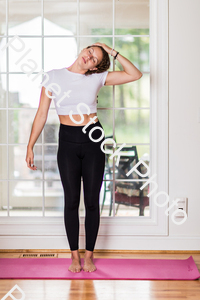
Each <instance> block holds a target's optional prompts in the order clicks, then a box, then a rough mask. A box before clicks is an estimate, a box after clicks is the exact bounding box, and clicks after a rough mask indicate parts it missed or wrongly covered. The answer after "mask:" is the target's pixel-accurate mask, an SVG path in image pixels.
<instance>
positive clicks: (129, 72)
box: [93, 43, 143, 85]
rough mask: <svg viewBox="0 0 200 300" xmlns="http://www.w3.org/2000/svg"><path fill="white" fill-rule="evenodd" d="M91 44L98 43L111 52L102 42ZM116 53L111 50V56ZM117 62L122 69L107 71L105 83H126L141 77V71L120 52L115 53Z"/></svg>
mask: <svg viewBox="0 0 200 300" xmlns="http://www.w3.org/2000/svg"><path fill="white" fill-rule="evenodd" d="M93 45H98V46H101V47H103V48H104V50H105V51H106V52H107V53H108V54H111V51H112V49H111V48H110V47H108V46H107V45H106V44H103V43H95V44H93ZM116 54H117V51H116V50H113V51H112V56H115V55H116ZM116 59H117V60H118V61H119V63H120V64H121V65H122V67H123V69H124V70H123V71H113V72H108V75H107V77H106V82H105V85H119V84H123V83H128V82H131V81H135V80H138V79H140V78H141V77H142V75H143V74H142V72H140V70H138V69H137V68H136V66H134V64H132V62H131V61H130V60H128V59H127V58H126V57H124V56H123V55H121V54H120V53H119V54H118V55H117V58H116Z"/></svg>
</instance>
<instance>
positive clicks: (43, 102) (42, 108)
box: [25, 87, 52, 170]
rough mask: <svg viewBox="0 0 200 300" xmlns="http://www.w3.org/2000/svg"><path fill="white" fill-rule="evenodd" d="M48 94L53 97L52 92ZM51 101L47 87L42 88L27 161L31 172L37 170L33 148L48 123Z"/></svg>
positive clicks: (28, 146) (28, 147)
mask: <svg viewBox="0 0 200 300" xmlns="http://www.w3.org/2000/svg"><path fill="white" fill-rule="evenodd" d="M48 93H49V95H50V96H51V95H52V93H51V92H48ZM51 100H52V99H51V98H49V97H48V96H47V95H46V93H45V87H42V90H41V94H40V103H39V107H38V110H37V112H36V115H35V118H34V121H33V125H32V129H31V133H30V138H29V142H28V145H27V153H26V159H25V161H26V162H27V167H28V168H30V169H31V170H36V169H37V167H36V166H34V154H33V147H34V145H35V143H36V141H37V139H38V137H39V135H40V133H41V131H42V129H43V128H44V125H45V123H46V120H47V116H48V110H49V107H50V104H51Z"/></svg>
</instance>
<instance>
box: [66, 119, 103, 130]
mask: <svg viewBox="0 0 200 300" xmlns="http://www.w3.org/2000/svg"><path fill="white" fill-rule="evenodd" d="M86 125H87V124H86ZM86 125H75V126H74V125H66V124H62V123H60V128H61V127H62V129H67V130H69V129H71V130H76V131H78V130H79V131H82V129H83V127H85V126H86ZM95 126H100V127H102V125H101V123H100V121H99V120H98V121H97V122H95V123H91V124H90V125H88V127H87V129H86V130H88V129H89V128H90V129H91V128H93V127H95ZM102 128H103V127H102Z"/></svg>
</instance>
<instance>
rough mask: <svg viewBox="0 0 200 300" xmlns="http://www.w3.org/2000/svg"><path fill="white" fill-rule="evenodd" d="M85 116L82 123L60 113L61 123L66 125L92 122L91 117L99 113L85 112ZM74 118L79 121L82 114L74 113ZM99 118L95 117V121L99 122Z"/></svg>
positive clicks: (81, 124)
mask: <svg viewBox="0 0 200 300" xmlns="http://www.w3.org/2000/svg"><path fill="white" fill-rule="evenodd" d="M83 116H84V120H83V122H82V123H80V124H76V123H74V122H73V121H72V120H71V119H70V116H69V115H58V117H59V119H60V123H61V124H64V125H72V126H83V125H86V124H87V123H88V122H90V121H91V120H90V118H93V117H95V116H97V113H91V114H89V115H87V114H83ZM72 117H73V119H74V120H75V121H77V122H79V121H80V120H81V116H80V115H72ZM97 121H98V118H96V119H94V121H93V122H95V123H96V122H97Z"/></svg>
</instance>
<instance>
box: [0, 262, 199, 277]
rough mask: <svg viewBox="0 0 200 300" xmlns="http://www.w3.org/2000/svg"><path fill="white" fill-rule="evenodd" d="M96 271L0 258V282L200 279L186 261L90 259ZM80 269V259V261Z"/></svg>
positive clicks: (68, 263)
mask: <svg viewBox="0 0 200 300" xmlns="http://www.w3.org/2000/svg"><path fill="white" fill-rule="evenodd" d="M94 263H95V265H96V268H97V270H96V271H94V272H91V273H89V272H84V271H83V270H82V271H81V272H80V273H72V272H70V271H68V267H69V266H70V264H71V258H0V279H104V280H105V279H118V280H130V279H138V280H139V279H140V280H144V279H146V280H153V279H158V280H170V279H172V280H194V279H198V278H199V277H200V273H199V271H198V269H197V266H196V265H195V262H194V260H193V257H192V256H190V257H189V258H188V259H183V260H180V259H179V260H178V259H108V258H94ZM81 264H82V266H83V258H81Z"/></svg>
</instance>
